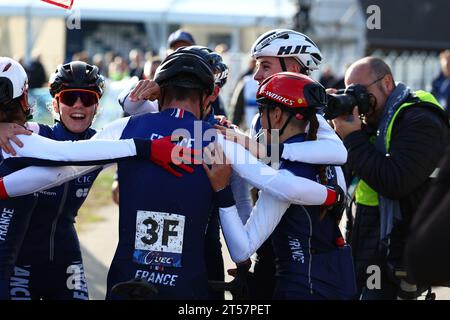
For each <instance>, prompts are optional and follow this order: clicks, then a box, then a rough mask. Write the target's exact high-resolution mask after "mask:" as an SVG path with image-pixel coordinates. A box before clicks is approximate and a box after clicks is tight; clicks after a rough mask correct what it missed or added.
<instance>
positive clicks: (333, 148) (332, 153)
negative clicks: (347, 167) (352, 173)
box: [281, 115, 347, 165]
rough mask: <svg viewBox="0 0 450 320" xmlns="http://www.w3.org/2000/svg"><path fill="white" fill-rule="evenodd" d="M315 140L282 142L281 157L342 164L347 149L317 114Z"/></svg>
mask: <svg viewBox="0 0 450 320" xmlns="http://www.w3.org/2000/svg"><path fill="white" fill-rule="evenodd" d="M317 120H318V121H319V129H318V131H317V140H315V141H304V142H299V143H289V144H284V149H283V153H282V155H281V157H282V158H283V159H286V160H290V161H299V162H305V163H315V164H337V165H339V164H344V163H345V162H347V149H346V148H345V146H344V143H343V142H342V140H341V139H340V138H339V136H338V135H337V134H336V132H334V130H333V128H331V126H330V125H329V124H328V122H327V121H326V120H325V118H324V117H322V116H321V115H317Z"/></svg>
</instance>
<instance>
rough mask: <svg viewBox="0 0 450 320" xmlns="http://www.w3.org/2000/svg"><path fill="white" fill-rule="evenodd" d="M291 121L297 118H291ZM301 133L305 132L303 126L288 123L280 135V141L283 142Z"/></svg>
mask: <svg viewBox="0 0 450 320" xmlns="http://www.w3.org/2000/svg"><path fill="white" fill-rule="evenodd" d="M291 121H297V120H295V119H293V120H291ZM301 133H305V126H303V127H302V128H300V127H299V126H297V125H293V124H288V126H287V127H286V129H284V132H283V135H282V136H281V137H280V143H283V142H285V141H286V140H288V139H290V138H292V137H293V136H296V135H298V134H301Z"/></svg>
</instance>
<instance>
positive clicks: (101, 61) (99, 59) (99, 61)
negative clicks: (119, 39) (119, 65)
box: [92, 53, 106, 74]
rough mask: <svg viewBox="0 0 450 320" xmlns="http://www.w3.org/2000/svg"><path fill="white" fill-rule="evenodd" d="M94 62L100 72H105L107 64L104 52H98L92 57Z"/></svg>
mask: <svg viewBox="0 0 450 320" xmlns="http://www.w3.org/2000/svg"><path fill="white" fill-rule="evenodd" d="M92 63H93V64H94V65H96V66H97V67H98V69H99V72H100V74H105V71H106V70H105V69H106V64H105V57H104V56H103V54H101V53H96V54H95V55H94V56H93V57H92Z"/></svg>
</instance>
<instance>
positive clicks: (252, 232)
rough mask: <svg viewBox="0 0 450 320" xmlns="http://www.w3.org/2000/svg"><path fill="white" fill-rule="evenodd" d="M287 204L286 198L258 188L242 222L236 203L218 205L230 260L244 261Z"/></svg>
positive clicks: (265, 236)
mask: <svg viewBox="0 0 450 320" xmlns="http://www.w3.org/2000/svg"><path fill="white" fill-rule="evenodd" d="M289 206H290V203H288V202H285V201H280V200H278V199H277V198H275V197H273V196H271V195H270V194H267V193H266V192H260V193H259V198H258V201H256V204H255V207H254V208H253V210H252V212H251V215H250V218H249V219H248V221H247V223H246V224H245V226H244V225H243V224H242V221H241V219H240V217H239V215H238V213H237V209H236V206H232V207H229V208H220V209H219V212H220V224H221V226H222V231H223V235H224V238H225V241H226V243H227V247H228V251H229V252H230V255H231V258H232V259H233V261H234V262H242V261H245V260H246V259H248V258H249V257H250V256H251V255H252V254H253V253H255V251H256V250H257V249H258V248H259V247H260V246H261V245H262V244H263V243H264V241H266V240H267V238H268V237H269V236H270V235H271V234H272V232H273V230H275V228H276V226H277V225H278V223H279V222H280V220H281V218H282V216H283V214H284V213H285V212H286V210H287V209H288V208H289Z"/></svg>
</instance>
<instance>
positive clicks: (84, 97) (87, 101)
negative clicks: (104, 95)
mask: <svg viewBox="0 0 450 320" xmlns="http://www.w3.org/2000/svg"><path fill="white" fill-rule="evenodd" d="M56 98H57V99H59V101H60V102H62V103H64V104H65V105H67V106H69V107H73V105H74V104H75V102H77V100H78V98H80V99H81V102H82V103H83V106H84V107H86V108H88V107H91V106H93V105H95V104H97V103H98V101H99V100H100V97H99V95H98V93H97V92H94V91H89V90H84V89H68V90H63V91H61V92H59V93H58V94H57V95H56Z"/></svg>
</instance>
